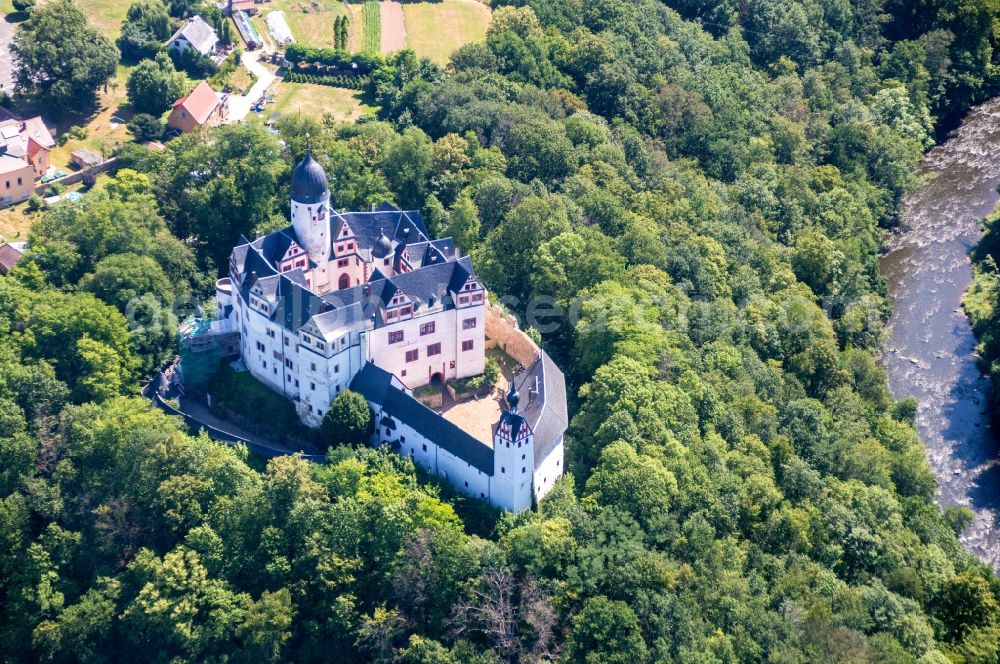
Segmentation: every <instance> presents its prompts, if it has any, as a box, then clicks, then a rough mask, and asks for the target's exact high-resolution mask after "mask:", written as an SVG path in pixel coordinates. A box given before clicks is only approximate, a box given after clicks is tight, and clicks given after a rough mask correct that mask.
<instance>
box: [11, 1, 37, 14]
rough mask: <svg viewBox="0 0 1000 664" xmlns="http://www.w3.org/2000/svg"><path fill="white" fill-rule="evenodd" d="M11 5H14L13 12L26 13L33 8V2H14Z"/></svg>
mask: <svg viewBox="0 0 1000 664" xmlns="http://www.w3.org/2000/svg"><path fill="white" fill-rule="evenodd" d="M11 4H12V5H14V9H15V10H17V11H19V12H26V11H28V10H29V9H31V8H32V7H34V6H35V0H14V2H12V3H11Z"/></svg>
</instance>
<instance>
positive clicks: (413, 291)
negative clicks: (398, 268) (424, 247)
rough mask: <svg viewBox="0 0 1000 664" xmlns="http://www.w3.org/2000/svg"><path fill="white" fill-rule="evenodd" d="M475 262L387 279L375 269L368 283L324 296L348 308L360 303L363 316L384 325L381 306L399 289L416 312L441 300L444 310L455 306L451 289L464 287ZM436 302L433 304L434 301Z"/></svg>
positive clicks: (436, 266)
mask: <svg viewBox="0 0 1000 664" xmlns="http://www.w3.org/2000/svg"><path fill="white" fill-rule="evenodd" d="M471 269H472V263H471V261H470V260H469V258H468V257H465V258H462V259H461V260H459V261H452V262H450V263H441V264H439V265H430V266H427V267H424V268H421V269H419V270H413V271H412V272H405V273H403V274H397V275H396V276H394V277H392V278H391V279H390V278H387V277H386V276H385V275H384V274H382V272H380V271H378V270H376V271H375V272H373V273H372V276H371V277H370V280H369V282H368V283H367V284H361V285H359V286H353V287H352V288H345V289H344V290H339V291H333V292H331V293H327V294H325V295H323V296H322V298H323V300H324V301H326V302H329V303H330V304H332V305H333V306H334V307H345V306H348V305H350V304H353V303H355V302H357V303H360V304H361V306H362V309H363V311H364V318H365V319H366V320H372V319H373V318H374V320H375V325H376V327H380V326H381V325H382V315H381V314H382V309H383V308H384V307H385V305H386V304H387V303H388V302H389V300H391V299H392V296H393V295H395V293H396V291H403V292H404V293H405V294H406V295H407V296H408V297H409V298H410V299H411V300H412V301H413V305H414V311H417V312H419V311H420V309H421V308H422V307H428V306H434V305H436V304H437V303H442V304H443V306H444V308H445V309H452V308H454V306H455V303H454V301H453V300H452V299H451V298H450V297H447V295H448V292H449V289H452V288H454V287H455V284H456V283H457V284H458V288H461V287H462V286H463V285H464V284H465V281H466V279H468V277H469V274H470V270H471ZM432 302H433V304H432Z"/></svg>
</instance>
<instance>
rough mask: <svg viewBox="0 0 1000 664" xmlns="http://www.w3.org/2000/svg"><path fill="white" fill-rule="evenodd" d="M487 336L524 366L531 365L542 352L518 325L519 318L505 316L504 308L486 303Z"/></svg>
mask: <svg viewBox="0 0 1000 664" xmlns="http://www.w3.org/2000/svg"><path fill="white" fill-rule="evenodd" d="M486 336H487V337H489V338H490V340H491V341H493V342H494V343H495V344H496V346H497V347H499V348H500V349H502V350H503V351H504V352H505V353H507V354H508V355H510V356H511V357H513V358H514V359H515V360H517V362H518V363H519V364H520V365H521V366H522V367H527V366H529V365H530V364H531V363H532V362H534V361H535V358H536V357H538V354H539V353H541V352H542V349H541V348H539V347H538V344H536V343H535V342H534V341H532V340H531V338H530V337H529V336H528V335H527V334H525V333H524V332H523V331H521V329H520V328H519V327H518V326H517V319H515V318H514V317H513V316H505V315H504V313H503V309H501V308H500V307H497V306H495V305H492V304H487V305H486Z"/></svg>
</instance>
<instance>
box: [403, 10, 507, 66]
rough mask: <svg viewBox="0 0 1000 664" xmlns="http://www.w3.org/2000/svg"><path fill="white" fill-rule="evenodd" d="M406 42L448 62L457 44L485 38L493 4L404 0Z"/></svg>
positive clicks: (425, 55)
mask: <svg viewBox="0 0 1000 664" xmlns="http://www.w3.org/2000/svg"><path fill="white" fill-rule="evenodd" d="M403 17H404V20H405V22H406V46H407V48H412V49H413V50H414V52H416V54H417V55H420V56H424V57H428V58H430V59H431V60H433V61H434V62H437V63H438V64H446V63H447V62H448V59H449V58H450V57H451V54H452V53H454V52H455V50H456V49H457V48H459V47H460V46H463V45H465V44H468V43H470V42H477V41H482V40H483V39H485V38H486V28H488V27H489V25H490V8H489V7H488V6H487V5H485V4H483V3H481V2H477V1H476V0H443V2H406V3H403Z"/></svg>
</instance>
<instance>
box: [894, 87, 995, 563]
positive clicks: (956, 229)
mask: <svg viewBox="0 0 1000 664" xmlns="http://www.w3.org/2000/svg"><path fill="white" fill-rule="evenodd" d="M920 176H921V185H920V187H919V188H918V189H916V190H915V191H913V192H912V193H911V194H910V195H908V196H907V198H906V200H905V202H904V206H903V211H902V215H901V218H900V223H899V227H898V228H897V229H896V230H895V231H894V232H893V233H892V234H891V235H890V236H889V238H888V243H887V245H888V246H887V249H888V253H887V254H886V255H885V256H883V257H882V259H881V269H882V273H883V274H884V275H885V277H886V279H887V280H888V284H889V298H890V300H891V302H892V306H893V315H892V319H891V321H890V339H889V341H888V342H887V344H886V350H885V352H884V353H883V357H882V362H883V365H884V366H885V368H886V370H887V372H888V374H889V388H890V390H891V391H892V393H893V395H894V396H895V397H897V398H902V397H909V396H912V397H916V398H917V400H918V401H919V403H920V406H919V409H918V411H917V421H916V424H917V431H918V432H919V434H920V437H921V438H922V439H923V441H924V445H925V447H926V449H927V457H928V459H929V461H930V465H931V468H932V469H933V470H934V474H935V475H937V478H938V482H939V484H940V495H939V497H938V499H939V502H940V503H941V504H942V505H965V506H967V507H970V508H971V509H972V511H973V512H974V513H975V521H974V522H973V523H972V525H971V526H970V527H969V528H968V530H967V531H966V532H965V533H964V534H963V535H962V542H963V543H964V544H965V546H966V548H967V549H968V550H969V551H971V552H972V553H973V554H975V555H976V556H978V557H979V558H980V559H981V560H983V561H984V562H986V563H987V564H989V565H991V566H992V567H993V569H994V570H997V571H998V572H1000V463H998V458H1000V446H998V443H997V438H996V436H994V434H993V432H992V431H991V430H990V424H989V418H988V415H987V412H986V404H987V391H988V388H989V381H988V379H986V378H985V377H984V376H983V375H982V374H981V372H980V371H979V369H978V367H977V366H976V359H977V357H976V353H975V351H976V338H975V337H974V336H973V334H972V329H971V327H970V326H969V321H968V319H967V318H966V317H965V314H964V313H963V312H962V309H961V301H962V295H963V293H964V292H965V290H966V288H968V286H969V282H970V281H971V280H972V265H971V263H970V260H969V251H970V250H971V249H972V248H973V247H974V246H975V245H976V242H978V240H979V237H980V235H981V232H980V220H981V218H982V217H984V216H985V215H987V214H988V213H989V212H990V211H991V210H992V209H993V207H994V206H995V205H996V203H997V201H998V199H1000V194H997V190H996V189H997V185H998V184H1000V98H998V99H994V100H992V101H989V102H987V103H985V104H983V105H982V106H979V107H977V108H975V109H973V110H972V112H970V113H969V115H968V117H966V119H965V120H964V122H963V123H962V125H961V126H960V127H959V128H958V129H957V130H955V132H953V134H952V135H951V136H950V137H949V139H948V140H947V141H945V142H944V143H942V144H940V145H938V146H937V147H935V148H933V149H932V150H931V151H930V152H928V153H927V155H926V157H925V158H924V160H923V162H922V164H921V166H920Z"/></svg>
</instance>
